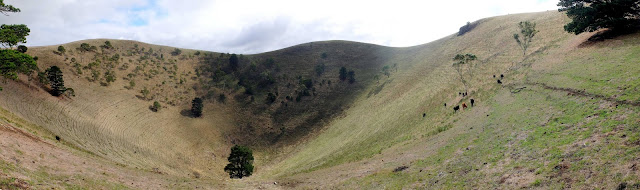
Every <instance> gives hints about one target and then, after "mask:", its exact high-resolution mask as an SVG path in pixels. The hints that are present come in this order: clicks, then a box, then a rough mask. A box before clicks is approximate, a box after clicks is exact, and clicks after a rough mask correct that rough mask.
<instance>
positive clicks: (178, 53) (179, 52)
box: [171, 48, 182, 56]
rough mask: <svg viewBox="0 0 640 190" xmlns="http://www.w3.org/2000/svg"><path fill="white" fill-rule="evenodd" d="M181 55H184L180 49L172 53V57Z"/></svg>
mask: <svg viewBox="0 0 640 190" xmlns="http://www.w3.org/2000/svg"><path fill="white" fill-rule="evenodd" d="M180 54H182V50H180V49H178V48H176V49H174V50H173V51H172V52H171V55H173V56H178V55H180Z"/></svg>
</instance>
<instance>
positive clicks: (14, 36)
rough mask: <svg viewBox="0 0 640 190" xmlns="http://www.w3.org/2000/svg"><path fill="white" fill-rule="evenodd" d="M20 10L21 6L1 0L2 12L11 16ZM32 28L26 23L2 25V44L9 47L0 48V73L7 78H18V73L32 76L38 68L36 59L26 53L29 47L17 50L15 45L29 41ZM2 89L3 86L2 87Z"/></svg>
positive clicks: (0, 10) (0, 41)
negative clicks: (28, 37) (14, 48)
mask: <svg viewBox="0 0 640 190" xmlns="http://www.w3.org/2000/svg"><path fill="white" fill-rule="evenodd" d="M17 12H20V9H19V8H16V7H14V6H12V5H8V4H5V3H4V2H3V0H0V13H2V14H4V15H6V16H9V14H8V13H17ZM29 32H31V30H30V29H29V28H28V27H27V25H24V24H12V25H7V24H3V25H1V26H0V45H2V46H3V47H5V48H7V49H2V50H0V75H1V76H2V77H4V78H5V79H10V80H17V79H18V74H25V75H27V76H31V74H33V72H34V71H37V70H38V66H37V64H36V59H35V58H33V57H31V56H30V55H27V54H25V53H26V52H27V47H26V46H22V45H20V46H19V47H18V48H17V50H13V47H14V46H17V45H18V44H20V43H27V36H28V35H29ZM0 90H2V87H0Z"/></svg>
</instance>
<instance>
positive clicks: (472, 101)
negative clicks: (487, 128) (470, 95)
mask: <svg viewBox="0 0 640 190" xmlns="http://www.w3.org/2000/svg"><path fill="white" fill-rule="evenodd" d="M474 102H475V101H474V100H473V99H471V107H473V103H474Z"/></svg>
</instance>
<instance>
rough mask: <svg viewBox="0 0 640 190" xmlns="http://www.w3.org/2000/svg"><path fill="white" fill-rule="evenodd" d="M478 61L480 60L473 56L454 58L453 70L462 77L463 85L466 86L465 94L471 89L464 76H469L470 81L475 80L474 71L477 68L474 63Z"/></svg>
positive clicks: (466, 55)
mask: <svg viewBox="0 0 640 190" xmlns="http://www.w3.org/2000/svg"><path fill="white" fill-rule="evenodd" d="M476 59H478V58H477V57H476V55H473V54H464V55H462V54H458V55H456V56H455V57H454V58H453V61H455V62H454V63H453V68H455V69H456V72H457V73H458V76H459V77H460V81H461V82H462V85H464V90H465V92H467V90H468V89H469V88H468V85H467V80H466V79H465V77H464V75H465V74H468V75H469V79H473V69H474V68H475V64H473V61H474V60H476ZM465 68H466V69H465Z"/></svg>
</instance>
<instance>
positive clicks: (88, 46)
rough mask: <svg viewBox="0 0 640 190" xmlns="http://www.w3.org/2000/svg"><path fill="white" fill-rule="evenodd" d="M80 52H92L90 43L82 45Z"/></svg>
mask: <svg viewBox="0 0 640 190" xmlns="http://www.w3.org/2000/svg"><path fill="white" fill-rule="evenodd" d="M80 51H91V45H89V44H88V43H82V44H80Z"/></svg>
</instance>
